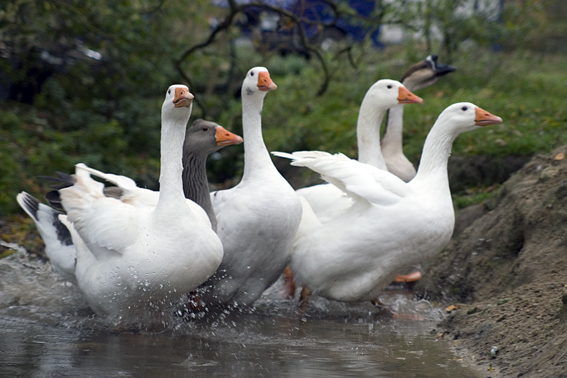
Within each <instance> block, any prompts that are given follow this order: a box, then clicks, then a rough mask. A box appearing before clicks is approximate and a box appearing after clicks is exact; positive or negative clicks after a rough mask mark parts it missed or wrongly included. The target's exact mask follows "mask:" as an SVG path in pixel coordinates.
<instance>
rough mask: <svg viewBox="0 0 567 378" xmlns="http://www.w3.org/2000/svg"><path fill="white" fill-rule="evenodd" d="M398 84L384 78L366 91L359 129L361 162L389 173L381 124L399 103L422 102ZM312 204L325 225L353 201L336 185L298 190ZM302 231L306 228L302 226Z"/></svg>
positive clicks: (359, 157)
mask: <svg viewBox="0 0 567 378" xmlns="http://www.w3.org/2000/svg"><path fill="white" fill-rule="evenodd" d="M422 102H423V100H422V99H421V98H419V97H418V96H416V95H414V94H413V93H411V92H410V91H409V90H408V89H407V88H406V87H405V86H404V85H403V84H401V83H400V82H399V81H395V80H388V79H383V80H379V81H377V82H376V83H374V84H373V85H372V86H371V87H370V89H369V90H368V91H367V92H366V95H365V96H364V99H363V100H362V104H361V105H360V111H359V114H358V121H357V126H356V134H357V139H358V160H359V161H360V162H362V163H366V164H370V165H372V166H374V167H377V168H380V169H384V170H386V169H387V168H386V162H385V161H384V158H383V156H382V152H381V149H380V125H381V123H382V120H383V118H384V115H385V114H386V111H387V110H388V109H389V108H391V107H393V106H396V105H399V104H414V103H422ZM297 194H299V195H300V196H301V197H303V198H304V199H305V201H307V203H309V206H310V207H311V210H312V211H313V212H314V213H315V214H316V216H317V218H318V219H319V221H320V222H322V223H326V222H329V221H331V220H332V219H334V218H335V217H337V216H339V215H340V214H341V213H343V212H344V211H346V210H347V209H348V208H349V207H350V206H351V205H352V201H351V200H350V199H349V198H348V197H347V196H345V194H344V193H343V192H342V191H341V190H339V189H338V188H337V187H335V186H333V185H327V184H321V185H315V186H310V187H307V188H302V189H299V190H298V191H297ZM301 228H303V226H301Z"/></svg>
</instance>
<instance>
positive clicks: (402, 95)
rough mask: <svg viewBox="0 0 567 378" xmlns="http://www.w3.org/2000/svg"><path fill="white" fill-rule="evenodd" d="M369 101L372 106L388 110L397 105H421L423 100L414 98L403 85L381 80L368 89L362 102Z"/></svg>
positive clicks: (394, 81) (393, 81)
mask: <svg viewBox="0 0 567 378" xmlns="http://www.w3.org/2000/svg"><path fill="white" fill-rule="evenodd" d="M368 100H370V101H371V102H372V104H376V106H378V107H380V108H382V110H386V109H389V108H391V107H393V106H396V105H399V104H421V103H422V102H423V100H422V99H421V97H419V96H416V95H415V94H413V93H412V92H411V91H410V90H408V89H407V88H406V87H405V85H403V84H402V83H400V82H399V81H396V80H389V79H382V80H378V81H377V82H376V83H374V84H373V85H372V87H370V89H369V90H368V92H366V96H365V98H364V101H368Z"/></svg>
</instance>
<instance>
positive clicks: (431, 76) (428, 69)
mask: <svg viewBox="0 0 567 378" xmlns="http://www.w3.org/2000/svg"><path fill="white" fill-rule="evenodd" d="M456 70H457V67H455V66H451V65H449V64H443V63H439V62H437V55H435V54H432V55H429V56H427V58H425V59H423V60H422V61H421V62H418V63H416V64H414V65H412V66H411V67H410V68H409V69H408V70H407V71H406V72H405V73H404V74H403V75H402V78H401V80H400V81H401V82H402V83H404V85H405V86H406V87H407V88H409V89H410V90H412V91H417V90H419V89H422V88H426V87H429V86H430V85H432V84H434V83H435V82H436V81H437V80H438V79H439V78H440V77H441V76H443V75H446V74H448V73H451V72H454V71H456Z"/></svg>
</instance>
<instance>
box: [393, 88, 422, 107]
mask: <svg viewBox="0 0 567 378" xmlns="http://www.w3.org/2000/svg"><path fill="white" fill-rule="evenodd" d="M422 102H423V99H422V98H421V97H419V96H416V95H414V94H413V93H411V91H410V90H409V89H407V88H406V87H404V86H403V85H402V86H400V89H398V104H421V103H422Z"/></svg>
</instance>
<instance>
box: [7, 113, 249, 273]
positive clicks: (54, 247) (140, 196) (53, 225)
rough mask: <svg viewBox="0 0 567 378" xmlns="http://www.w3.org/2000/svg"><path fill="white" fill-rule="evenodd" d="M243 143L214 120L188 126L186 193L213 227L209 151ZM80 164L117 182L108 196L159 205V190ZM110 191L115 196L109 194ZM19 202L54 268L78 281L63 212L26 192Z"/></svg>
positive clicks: (67, 179)
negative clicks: (207, 169)
mask: <svg viewBox="0 0 567 378" xmlns="http://www.w3.org/2000/svg"><path fill="white" fill-rule="evenodd" d="M239 143H242V138H241V137H239V136H238V135H235V134H233V133H231V132H229V131H227V130H225V129H224V128H223V127H222V126H220V125H218V124H216V123H214V122H209V121H204V120H196V121H195V122H193V124H192V125H191V127H189V129H187V133H186V136H185V142H184V144H183V160H184V164H183V184H184V186H187V188H184V192H185V196H186V198H188V199H189V200H188V201H186V202H187V205H188V206H189V207H190V208H191V209H192V211H193V212H194V213H195V215H197V216H198V217H199V218H200V219H201V220H202V221H203V222H205V223H206V222H208V221H210V222H211V224H212V225H213V229H214V228H215V225H216V218H215V216H214V212H213V211H212V204H211V199H210V195H209V188H208V182H207V175H206V166H205V164H206V158H207V156H208V155H209V154H211V153H212V152H214V151H217V150H219V149H220V148H222V147H224V146H227V145H232V144H239ZM79 166H80V167H81V168H82V169H84V170H86V171H88V172H89V173H91V174H92V175H95V176H97V177H100V178H102V179H104V180H106V181H109V182H111V183H113V184H115V185H116V186H115V187H105V188H104V194H105V196H107V197H114V198H117V199H121V201H122V202H125V203H128V204H131V205H133V206H138V207H144V206H150V207H155V206H156V205H157V203H158V200H159V192H155V191H152V190H148V189H144V188H139V187H138V186H137V185H136V183H135V182H134V181H133V180H132V179H130V178H128V177H126V176H119V175H113V174H108V173H103V172H100V171H97V170H95V169H92V168H89V167H87V166H86V165H84V164H80V165H79ZM58 175H59V178H58V179H55V181H57V182H59V184H60V185H62V186H63V187H66V186H71V185H73V183H74V180H73V179H72V177H71V176H69V175H65V174H61V173H59V174H58ZM50 179H52V178H50ZM109 192H110V194H111V195H109ZM48 195H49V198H50V199H51V201H53V202H54V203H55V204H57V205H60V204H61V199H60V196H59V192H58V190H56V191H52V192H50V193H48ZM17 201H18V203H19V204H20V206H21V207H22V209H24V211H25V212H26V213H27V214H28V215H29V216H30V217H31V218H32V219H33V220H34V222H35V224H36V226H37V229H38V230H39V233H40V235H41V238H42V239H43V241H44V243H45V252H46V254H47V256H48V257H49V260H50V262H51V264H52V266H53V267H54V269H55V270H56V271H57V272H59V273H60V274H61V275H62V276H63V277H64V278H65V279H67V280H75V260H76V255H77V249H76V248H75V245H74V244H73V241H72V239H71V234H70V233H69V230H68V229H67V227H66V226H65V225H63V223H61V221H60V220H59V215H60V214H62V213H61V212H59V211H57V210H55V209H53V208H51V207H49V206H47V205H45V204H43V203H40V202H39V201H38V200H37V199H36V198H34V197H33V196H31V195H30V194H28V193H26V192H21V193H19V194H18V196H17ZM51 201H50V202H51ZM197 205H198V206H197ZM201 208H202V209H201ZM203 210H204V212H203ZM205 212H206V214H205ZM207 216H208V217H207Z"/></svg>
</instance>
